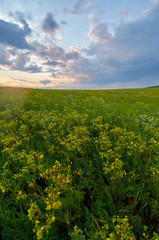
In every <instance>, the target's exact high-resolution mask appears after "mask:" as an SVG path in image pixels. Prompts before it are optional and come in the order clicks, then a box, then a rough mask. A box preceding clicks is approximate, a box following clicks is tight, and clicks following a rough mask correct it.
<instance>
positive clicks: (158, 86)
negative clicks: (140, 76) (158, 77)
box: [147, 85, 159, 88]
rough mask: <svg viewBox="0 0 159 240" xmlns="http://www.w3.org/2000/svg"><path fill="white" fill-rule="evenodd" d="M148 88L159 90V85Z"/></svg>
mask: <svg viewBox="0 0 159 240" xmlns="http://www.w3.org/2000/svg"><path fill="white" fill-rule="evenodd" d="M147 88H159V85H157V86H151V87H147Z"/></svg>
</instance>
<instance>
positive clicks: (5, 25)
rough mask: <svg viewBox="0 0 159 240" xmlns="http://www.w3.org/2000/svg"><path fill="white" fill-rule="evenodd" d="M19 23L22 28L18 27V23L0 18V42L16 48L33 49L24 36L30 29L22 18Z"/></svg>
mask: <svg viewBox="0 0 159 240" xmlns="http://www.w3.org/2000/svg"><path fill="white" fill-rule="evenodd" d="M21 23H22V24H23V28H20V26H19V25H18V24H15V23H11V22H6V21H4V20H2V19H0V43H1V44H5V45H9V46H13V47H16V48H18V49H29V50H33V47H32V46H31V45H30V44H29V43H28V42H27V41H26V37H27V36H28V35H29V34H30V33H31V29H30V28H29V26H28V24H27V23H26V21H25V20H24V19H23V20H22V19H21Z"/></svg>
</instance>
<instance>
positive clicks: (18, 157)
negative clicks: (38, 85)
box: [0, 87, 159, 240]
mask: <svg viewBox="0 0 159 240" xmlns="http://www.w3.org/2000/svg"><path fill="white" fill-rule="evenodd" d="M0 196H1V197H0V234H1V237H0V238H1V239H2V240H32V239H33V240H36V239H38V240H40V239H42V240H65V239H74V240H78V239H79V240H80V239H90V240H96V239H99V240H100V239H109V240H120V239H121V240H122V239H123V240H134V239H140V240H141V239H147V240H149V239H150V240H157V239H159V88H147V89H132V90H109V91H106V90H100V91H97V90H95V91H90V90H37V89H34V90H33V89H20V88H3V87H1V88H0Z"/></svg>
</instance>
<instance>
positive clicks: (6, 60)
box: [0, 44, 10, 65]
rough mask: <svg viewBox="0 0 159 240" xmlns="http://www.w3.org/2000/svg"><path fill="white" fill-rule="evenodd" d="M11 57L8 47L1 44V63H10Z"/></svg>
mask: <svg viewBox="0 0 159 240" xmlns="http://www.w3.org/2000/svg"><path fill="white" fill-rule="evenodd" d="M9 57H10V54H9V52H8V51H7V49H6V48H5V47H4V46H3V45H1V44H0V65H9Z"/></svg>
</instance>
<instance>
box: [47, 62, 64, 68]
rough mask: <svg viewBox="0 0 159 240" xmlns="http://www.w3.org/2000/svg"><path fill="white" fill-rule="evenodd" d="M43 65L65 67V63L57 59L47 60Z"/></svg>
mask: <svg viewBox="0 0 159 240" xmlns="http://www.w3.org/2000/svg"><path fill="white" fill-rule="evenodd" d="M44 65H47V66H52V67H57V66H59V67H65V64H64V63H62V62H57V61H47V62H45V63H44Z"/></svg>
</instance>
